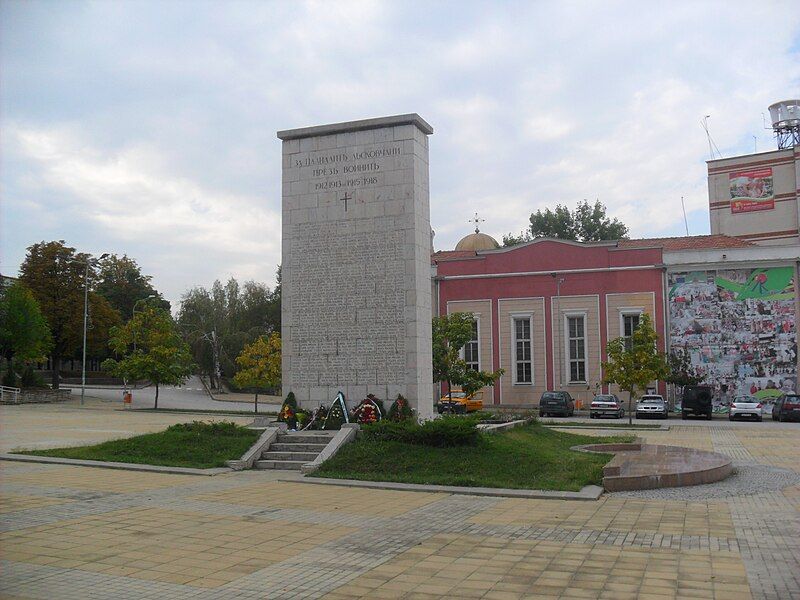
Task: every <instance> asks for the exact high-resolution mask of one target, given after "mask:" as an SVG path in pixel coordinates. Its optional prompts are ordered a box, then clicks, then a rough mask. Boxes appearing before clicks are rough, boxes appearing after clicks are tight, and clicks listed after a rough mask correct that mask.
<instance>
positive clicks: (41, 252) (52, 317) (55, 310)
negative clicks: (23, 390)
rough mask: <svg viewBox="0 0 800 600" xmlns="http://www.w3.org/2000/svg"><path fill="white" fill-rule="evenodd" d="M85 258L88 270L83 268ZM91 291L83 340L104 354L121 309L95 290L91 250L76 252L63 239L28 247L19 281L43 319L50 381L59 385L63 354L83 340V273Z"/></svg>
mask: <svg viewBox="0 0 800 600" xmlns="http://www.w3.org/2000/svg"><path fill="white" fill-rule="evenodd" d="M87 263H88V270H87ZM87 274H88V281H89V285H90V288H89V289H90V291H89V303H88V304H89V328H88V335H87V346H88V347H89V348H90V349H92V352H93V354H94V353H95V352H99V353H100V354H98V355H97V356H99V357H102V356H103V354H105V353H107V352H108V335H109V330H110V328H111V327H113V326H114V325H117V324H118V323H119V322H120V320H121V319H120V316H119V313H117V311H116V310H114V309H113V308H112V307H111V305H110V304H109V303H108V301H107V300H106V299H105V298H103V297H102V296H99V295H98V294H96V293H95V292H94V291H93V289H92V285H93V282H94V281H95V278H96V268H95V266H94V262H93V261H92V257H91V256H90V255H89V254H84V253H82V252H76V251H75V248H71V247H69V246H67V245H65V243H64V240H59V241H53V242H40V243H38V244H34V245H32V246H30V247H29V248H28V254H27V256H26V257H25V260H24V261H23V263H22V266H21V267H20V278H19V280H20V282H21V283H23V284H24V285H25V286H27V287H28V288H29V289H30V290H31V292H32V293H33V297H34V298H35V299H36V302H37V303H38V304H39V308H40V309H41V311H42V314H43V315H44V318H45V319H46V320H47V324H48V326H49V327H50V333H51V335H52V339H53V344H52V346H51V348H50V359H51V363H52V365H51V366H52V387H53V388H54V389H57V388H58V386H59V372H60V370H61V361H62V359H64V358H69V357H71V356H76V355H77V354H78V350H79V349H80V347H81V345H82V343H83V307H84V285H85V282H86V276H87Z"/></svg>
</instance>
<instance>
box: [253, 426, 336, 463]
mask: <svg viewBox="0 0 800 600" xmlns="http://www.w3.org/2000/svg"><path fill="white" fill-rule="evenodd" d="M335 434H336V432H334V431H314V432H287V433H279V434H278V437H277V438H276V440H275V441H274V442H273V443H272V444H270V446H269V448H267V449H266V450H264V451H263V452H262V453H261V457H260V459H259V460H257V461H256V462H255V464H254V465H253V466H254V467H255V468H256V469H289V470H293V471H299V470H300V467H302V466H303V465H304V464H306V463H309V462H312V461H313V460H314V459H315V458H317V456H318V455H319V453H320V452H322V451H323V450H324V449H325V446H327V445H328V442H330V441H331V440H332V439H333V436H334V435H335Z"/></svg>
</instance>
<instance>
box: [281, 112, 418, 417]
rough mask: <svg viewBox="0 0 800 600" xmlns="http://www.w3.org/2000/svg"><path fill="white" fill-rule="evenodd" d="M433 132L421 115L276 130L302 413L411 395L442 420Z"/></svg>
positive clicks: (287, 297)
mask: <svg viewBox="0 0 800 600" xmlns="http://www.w3.org/2000/svg"><path fill="white" fill-rule="evenodd" d="M432 133H433V129H432V128H431V126H430V125H428V123H426V122H425V121H424V120H423V119H422V118H421V117H420V116H419V115H417V114H408V115H398V116H393V117H382V118H377V119H366V120H362V121H353V122H348V123H337V124H332V125H321V126H317V127H305V128H302V129H291V130H287V131H279V132H278V138H280V139H281V140H282V141H283V232H282V233H283V247H282V252H283V258H282V263H281V264H282V272H281V274H282V280H281V281H282V298H281V301H282V307H281V318H282V339H283V347H282V356H283V359H282V360H283V362H282V370H283V393H284V394H288V393H289V392H294V394H295V396H296V397H297V399H298V401H299V402H300V403H301V405H303V406H317V405H319V404H321V403H325V404H327V403H330V401H331V400H332V399H333V398H334V397H335V396H336V393H337V392H338V391H342V392H344V394H345V395H346V396H347V398H348V400H350V401H355V402H357V401H359V400H361V399H363V398H364V397H365V396H366V395H367V394H368V393H371V394H375V396H377V397H378V398H382V399H384V400H388V401H392V400H394V399H395V398H396V397H397V395H398V394H402V395H403V396H404V397H405V398H406V399H407V400H409V402H410V404H411V405H412V406H413V407H415V408H416V409H417V411H418V414H419V416H420V417H422V418H429V417H430V416H431V415H432V412H433V391H434V387H433V384H432V372H431V369H432V367H431V360H432V356H431V284H430V273H431V267H430V256H431V228H430V200H429V183H428V136H429V135H430V134H432ZM386 406H387V408H388V403H387V404H386Z"/></svg>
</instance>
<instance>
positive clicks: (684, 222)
mask: <svg viewBox="0 0 800 600" xmlns="http://www.w3.org/2000/svg"><path fill="white" fill-rule="evenodd" d="M681 208H683V225H684V227H686V237H689V221H687V220H686V204H684V203H683V196H681Z"/></svg>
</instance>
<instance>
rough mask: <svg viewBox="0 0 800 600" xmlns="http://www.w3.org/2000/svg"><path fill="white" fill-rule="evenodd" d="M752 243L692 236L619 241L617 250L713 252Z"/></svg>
mask: <svg viewBox="0 0 800 600" xmlns="http://www.w3.org/2000/svg"><path fill="white" fill-rule="evenodd" d="M753 246H757V244H754V243H753V242H748V241H747V240H742V239H739V238H736V237H731V236H729V235H692V236H681V237H666V238H641V239H638V240H619V242H618V247H619V248H663V249H664V250H667V251H670V250H672V251H676V250H714V249H722V248H750V247H753Z"/></svg>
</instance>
